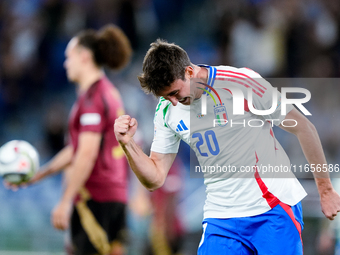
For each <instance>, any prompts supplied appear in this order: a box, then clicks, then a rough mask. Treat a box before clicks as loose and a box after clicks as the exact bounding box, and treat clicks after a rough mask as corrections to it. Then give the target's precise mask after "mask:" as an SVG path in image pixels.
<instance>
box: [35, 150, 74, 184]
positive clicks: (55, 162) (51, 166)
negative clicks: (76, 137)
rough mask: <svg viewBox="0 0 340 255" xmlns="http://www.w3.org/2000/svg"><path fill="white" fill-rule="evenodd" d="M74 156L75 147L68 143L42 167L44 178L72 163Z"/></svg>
mask: <svg viewBox="0 0 340 255" xmlns="http://www.w3.org/2000/svg"><path fill="white" fill-rule="evenodd" d="M72 157H73V147H72V146H71V145H68V146H66V147H64V148H63V149H62V150H61V151H60V152H59V153H58V154H57V155H55V156H54V157H53V158H52V159H51V160H50V161H49V162H48V163H47V164H46V165H44V166H43V167H42V169H41V170H42V173H41V176H42V178H45V177H47V176H49V175H51V174H55V173H57V172H59V171H61V170H63V169H64V168H65V167H67V166H68V165H70V164H71V162H72Z"/></svg>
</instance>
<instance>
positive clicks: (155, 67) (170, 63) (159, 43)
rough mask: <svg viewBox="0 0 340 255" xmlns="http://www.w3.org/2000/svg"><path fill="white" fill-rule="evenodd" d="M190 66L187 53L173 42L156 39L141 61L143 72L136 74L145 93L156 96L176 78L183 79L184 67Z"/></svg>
mask: <svg viewBox="0 0 340 255" xmlns="http://www.w3.org/2000/svg"><path fill="white" fill-rule="evenodd" d="M187 66H191V62H190V59H189V57H188V54H187V53H186V52H185V50H183V49H182V48H181V47H179V46H178V45H176V44H174V43H168V42H166V41H164V40H161V39H157V40H156V41H155V42H153V43H151V47H150V49H149V50H148V52H147V53H146V55H145V58H144V61H143V73H142V74H140V75H139V76H138V80H139V82H140V84H141V86H142V89H143V90H144V91H145V92H146V93H152V94H154V95H155V96H158V95H159V93H160V92H161V91H162V90H164V88H165V87H167V86H170V85H171V83H173V82H174V81H175V80H177V79H181V80H185V68H186V67H187Z"/></svg>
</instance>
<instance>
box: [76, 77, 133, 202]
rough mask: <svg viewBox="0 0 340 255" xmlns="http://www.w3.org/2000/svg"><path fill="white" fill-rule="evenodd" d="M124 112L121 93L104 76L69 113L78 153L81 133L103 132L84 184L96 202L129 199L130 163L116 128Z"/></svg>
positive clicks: (78, 100) (80, 97) (82, 95)
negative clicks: (116, 120)
mask: <svg viewBox="0 0 340 255" xmlns="http://www.w3.org/2000/svg"><path fill="white" fill-rule="evenodd" d="M122 114H124V109H123V104H122V100H121V98H120V94H119V92H118V90H117V89H116V88H115V87H114V86H113V85H112V83H111V82H110V81H109V80H108V79H107V77H105V76H104V77H103V78H101V79H100V80H99V81H97V82H95V83H94V84H93V85H92V86H91V87H90V88H89V89H88V90H87V91H86V92H85V93H83V94H81V95H79V97H78V99H77V101H76V102H75V104H74V105H73V107H72V110H71V113H70V118H69V135H70V143H71V144H72V146H73V148H74V152H75V153H76V151H77V147H78V137H79V135H80V133H81V132H87V131H90V132H96V133H101V134H102V140H101V145H100V151H99V154H98V157H97V160H96V162H95V165H94V167H93V170H92V173H91V175H90V177H89V179H88V180H87V182H86V184H85V187H86V188H87V189H88V191H89V192H90V194H91V197H92V199H93V200H95V201H99V202H108V201H114V202H123V203H126V201H127V162H126V159H125V156H124V152H123V150H122V149H121V147H120V145H119V143H118V142H117V140H116V138H115V134H114V130H113V125H114V122H115V119H116V118H118V117H119V116H120V115H122Z"/></svg>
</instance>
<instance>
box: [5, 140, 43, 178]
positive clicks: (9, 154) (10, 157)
mask: <svg viewBox="0 0 340 255" xmlns="http://www.w3.org/2000/svg"><path fill="white" fill-rule="evenodd" d="M38 169H39V154H38V152H37V150H36V149H35V148H34V147H33V146H32V145H31V144H30V143H28V142H26V141H22V140H12V141H9V142H7V143H5V144H4V145H3V146H1V147H0V174H1V175H2V176H3V178H4V179H5V180H6V181H7V182H9V183H12V184H20V183H22V182H27V181H29V180H30V179H31V178H32V177H33V175H34V174H35V173H36V172H37V171H38Z"/></svg>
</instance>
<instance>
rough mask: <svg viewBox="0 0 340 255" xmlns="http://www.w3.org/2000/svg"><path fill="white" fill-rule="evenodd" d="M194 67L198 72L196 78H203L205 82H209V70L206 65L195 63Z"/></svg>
mask: <svg viewBox="0 0 340 255" xmlns="http://www.w3.org/2000/svg"><path fill="white" fill-rule="evenodd" d="M194 68H195V69H196V70H197V74H196V77H195V78H198V79H201V80H203V82H204V83H207V82H208V70H207V69H206V68H205V67H200V66H197V65H194Z"/></svg>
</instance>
